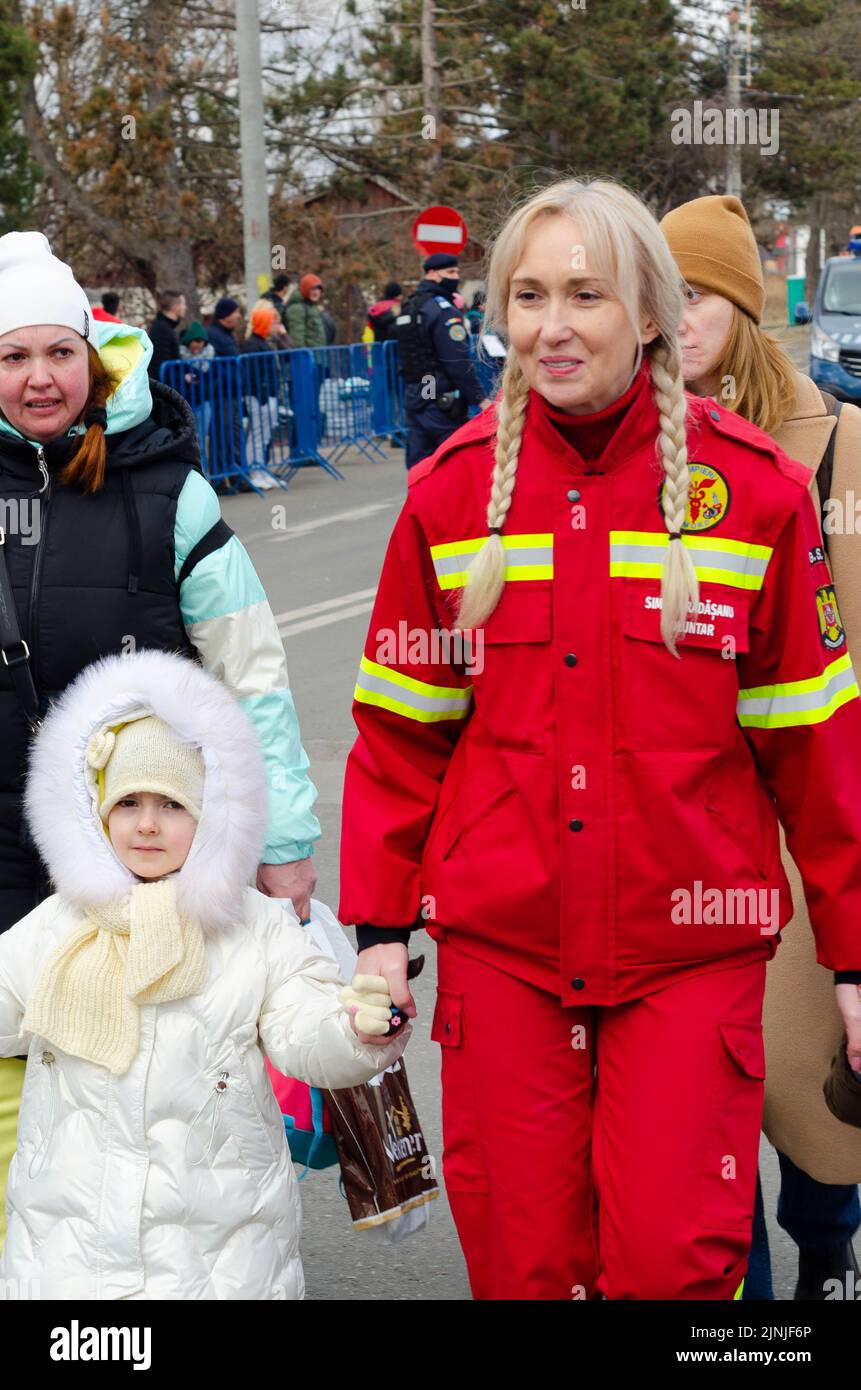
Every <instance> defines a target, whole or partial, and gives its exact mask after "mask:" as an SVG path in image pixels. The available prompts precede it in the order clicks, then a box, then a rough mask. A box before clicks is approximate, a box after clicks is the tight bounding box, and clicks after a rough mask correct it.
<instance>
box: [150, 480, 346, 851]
mask: <svg viewBox="0 0 861 1390" xmlns="http://www.w3.org/2000/svg"><path fill="white" fill-rule="evenodd" d="M220 519H221V508H220V506H219V504H218V497H217V496H216V494H215V492H214V490H213V489H212V487H211V486H210V484H209V483H208V482H207V481H206V479H205V478H204V477H203V476H202V475H201V474H200V473H198V472H192V473H189V475H188V477H187V478H186V480H185V483H184V484H183V488H182V491H181V493H180V495H179V498H178V500H177V507H176V525H175V532H174V549H175V560H176V567H175V571H174V575H175V577H176V578H178V577H179V573H180V570H181V569H182V566H183V564H184V563H185V560H186V557H187V556H188V555H189V554H190V552H191V551H192V549H193V548H194V546H195V545H196V544H197V543H198V541H200V540H202V538H203V537H204V536H205V535H206V534H207V532H208V531H211V529H212V527H213V526H215V524H216V523H217V522H218V521H219V520H220ZM179 606H180V612H181V613H182V620H183V623H184V625H185V630H186V632H187V633H188V636H189V640H190V641H191V642H192V644H193V646H194V647H195V648H196V649H197V651H198V652H199V653H200V657H201V660H202V662H203V665H204V666H205V668H206V670H207V671H210V672H211V673H212V674H213V675H214V676H217V677H218V679H219V680H220V681H222V682H223V684H224V685H226V686H227V688H228V690H230V691H231V692H232V693H233V694H234V695H235V696H236V698H237V700H238V701H239V703H240V704H241V705H242V708H243V709H244V710H245V712H246V714H247V715H248V717H249V719H250V720H251V722H252V723H253V724H254V726H255V728H256V730H257V733H258V735H259V737H260V742H261V744H262V745H263V754H264V757H265V760H266V770H267V774H268V781H269V829H268V832H267V837H266V849H265V851H264V854H263V862H264V863H266V864H287V863H290V862H292V861H293V860H296V859H307V857H308V856H309V855H310V854H311V853H312V852H313V844H314V841H315V840H317V839H318V838H319V836H320V824H319V821H318V820H317V817H316V816H315V815H314V811H313V806H314V802H315V801H316V799H317V790H316V788H315V786H314V784H313V782H312V781H311V779H310V777H309V776H308V766H309V764H308V758H307V755H306V753H305V750H304V748H303V747H302V740H301V736H300V733H299V719H298V716H297V714H296V708H295V706H294V704H293V696H292V695H291V693H290V685H289V682H288V678H287V661H286V658H285V656H284V647H283V645H282V642H281V636H280V633H279V632H278V627H277V625H276V622H275V617H274V614H273V613H272V609H271V608H270V606H269V603H268V600H267V598H266V594H265V593H264V591H263V586H262V585H261V583H260V580H259V579H258V577H257V573H256V571H255V569H254V566H253V564H252V563H251V559H250V556H249V555H248V552H247V550H246V549H245V547H244V545H243V544H242V542H241V541H240V540H239V539H238V537H237V536H230V537H229V538H228V539H227V540H225V541H224V542H223V543H222V544H221V545H219V547H218V548H217V549H216V550H213V551H212V552H211V553H209V554H207V555H205V556H204V558H202V559H200V560H198V562H197V564H196V565H195V566H194V567H193V569H192V570H191V571H190V572H189V573H188V574H187V575H186V577H185V579H184V580H183V583H182V586H181V588H180V593H179Z"/></svg>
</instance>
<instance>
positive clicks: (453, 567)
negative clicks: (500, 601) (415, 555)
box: [433, 541, 553, 577]
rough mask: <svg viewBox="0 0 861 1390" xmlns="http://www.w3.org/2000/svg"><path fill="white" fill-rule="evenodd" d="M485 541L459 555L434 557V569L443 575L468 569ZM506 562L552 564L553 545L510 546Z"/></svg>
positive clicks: (509, 564) (506, 552)
mask: <svg viewBox="0 0 861 1390" xmlns="http://www.w3.org/2000/svg"><path fill="white" fill-rule="evenodd" d="M483 545H484V541H481V542H479V543H478V544H477V545H476V547H475V550H470V551H461V553H460V554H459V555H441V556H439V557H434V562H433V565H434V569H435V570H436V572H437V575H438V576H439V577H441V576H442V575H444V574H460V573H461V571H462V570H465V569H468V568H469V565H470V563H471V561H472V560H473V559H474V558H475V556H476V555H477V554H478V552H479V550H480V549H481V547H482V546H483ZM505 563H506V566H507V567H510V566H512V565H552V563H553V547H552V546H551V545H539V546H529V547H526V546H524V547H523V549H521V548H520V547H519V546H516V547H515V546H509V547H507V548H506V551H505Z"/></svg>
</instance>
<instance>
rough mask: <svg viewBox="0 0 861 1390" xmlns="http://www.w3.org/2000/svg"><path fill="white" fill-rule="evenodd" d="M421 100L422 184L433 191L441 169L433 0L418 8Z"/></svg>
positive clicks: (424, 1)
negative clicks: (425, 135) (424, 132)
mask: <svg viewBox="0 0 861 1390" xmlns="http://www.w3.org/2000/svg"><path fill="white" fill-rule="evenodd" d="M421 60H422V103H423V105H424V118H425V120H426V121H429V123H430V140H431V147H430V150H429V152H428V156H427V160H426V168H427V173H426V175H425V186H426V187H427V189H428V190H429V193H432V194H436V191H437V182H438V179H439V174H440V171H441V169H442V145H441V144H440V143H439V127H440V119H441V112H440V106H441V101H440V84H439V58H438V56H437V46H436V6H435V4H434V0H422V12H421Z"/></svg>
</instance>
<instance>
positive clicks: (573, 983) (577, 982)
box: [571, 975, 586, 989]
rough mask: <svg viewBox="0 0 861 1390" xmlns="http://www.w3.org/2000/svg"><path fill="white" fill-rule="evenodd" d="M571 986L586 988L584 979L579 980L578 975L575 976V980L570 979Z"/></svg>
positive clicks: (573, 987)
mask: <svg viewBox="0 0 861 1390" xmlns="http://www.w3.org/2000/svg"><path fill="white" fill-rule="evenodd" d="M571 988H572V989H585V988H586V981H585V980H581V979H580V976H579V975H578V976H577V978H576V980H572V981H571Z"/></svg>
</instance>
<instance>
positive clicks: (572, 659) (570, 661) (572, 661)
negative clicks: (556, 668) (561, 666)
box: [565, 652, 577, 666]
mask: <svg viewBox="0 0 861 1390" xmlns="http://www.w3.org/2000/svg"><path fill="white" fill-rule="evenodd" d="M565 665H566V666H576V665H577V658H576V656H575V655H574V653H573V652H569V653H568V655H567V656H566V658H565Z"/></svg>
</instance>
